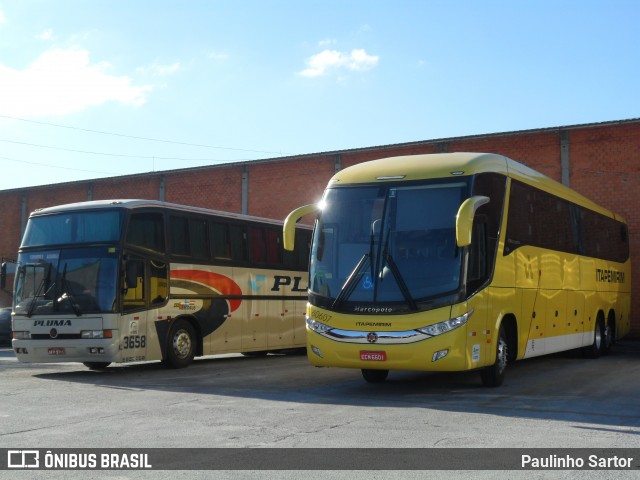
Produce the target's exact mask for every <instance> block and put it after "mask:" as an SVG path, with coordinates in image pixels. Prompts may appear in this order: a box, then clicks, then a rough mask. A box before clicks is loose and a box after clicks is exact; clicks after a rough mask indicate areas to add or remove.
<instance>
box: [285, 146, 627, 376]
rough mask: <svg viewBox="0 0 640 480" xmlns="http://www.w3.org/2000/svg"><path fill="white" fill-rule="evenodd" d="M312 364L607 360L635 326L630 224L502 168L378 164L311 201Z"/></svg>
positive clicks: (288, 224) (459, 161) (501, 365)
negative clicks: (565, 357)
mask: <svg viewBox="0 0 640 480" xmlns="http://www.w3.org/2000/svg"><path fill="white" fill-rule="evenodd" d="M314 211H317V212H319V213H318V216H317V220H316V223H315V229H314V234H313V239H312V247H311V258H310V267H309V268H310V272H309V303H308V306H307V314H306V316H307V319H306V329H307V355H308V357H309V359H310V361H311V363H312V364H313V365H316V366H326V367H346V368H358V369H361V370H362V374H363V376H364V378H365V380H367V381H369V382H381V381H384V380H385V379H386V378H387V375H388V373H389V370H423V371H465V370H474V369H478V370H479V371H480V372H481V377H482V381H483V383H484V384H485V385H487V386H498V385H500V384H501V383H502V382H503V379H504V374H505V368H506V366H507V364H508V363H509V362H513V361H515V360H520V359H524V358H530V357H535V356H538V355H544V354H549V353H553V352H559V351H563V350H570V349H578V348H581V349H583V351H584V353H585V354H586V355H587V356H590V357H598V356H599V355H601V354H603V353H606V352H607V351H608V350H609V349H610V348H611V345H612V344H613V343H614V342H615V341H616V340H617V339H619V338H621V337H622V336H624V335H625V334H627V333H628V332H629V329H630V315H629V310H630V291H631V276H630V260H629V237H628V231H627V226H626V224H625V222H624V220H623V219H622V218H621V217H619V216H618V215H615V214H613V213H611V212H609V211H607V210H605V209H604V208H602V207H599V206H598V205H596V204H594V203H593V202H591V201H589V200H588V199H587V198H585V197H583V196H581V195H579V194H578V193H576V192H575V191H572V190H571V189H569V188H567V187H565V186H563V185H561V184H560V183H558V182H555V181H554V180H552V179H549V178H547V177H546V176H544V175H542V174H541V173H538V172H536V171H534V170H532V169H530V168H528V167H526V166H524V165H522V164H519V163H517V162H515V161H513V160H511V159H509V158H506V157H504V156H500V155H494V154H482V153H446V154H434V155H415V156H402V157H393V158H385V159H381V160H374V161H370V162H366V163H362V164H358V165H355V166H352V167H349V168H346V169H344V170H342V171H340V172H339V173H337V174H336V175H335V176H334V177H333V178H332V179H331V180H330V181H329V184H328V186H327V189H326V190H325V193H324V196H323V198H322V201H321V202H320V203H319V204H317V205H307V206H304V207H300V208H298V209H296V210H294V211H293V212H291V214H289V216H288V217H287V219H286V221H285V225H284V237H285V238H284V241H285V248H289V249H290V248H293V247H294V243H293V242H294V239H295V231H294V225H295V224H296V222H297V221H298V220H299V219H300V218H301V217H302V216H304V215H308V214H310V213H313V212H314Z"/></svg>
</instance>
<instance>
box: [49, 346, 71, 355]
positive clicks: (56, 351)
mask: <svg viewBox="0 0 640 480" xmlns="http://www.w3.org/2000/svg"><path fill="white" fill-rule="evenodd" d="M66 354H67V353H66V352H65V351H64V348H60V347H55V348H50V349H49V355H66Z"/></svg>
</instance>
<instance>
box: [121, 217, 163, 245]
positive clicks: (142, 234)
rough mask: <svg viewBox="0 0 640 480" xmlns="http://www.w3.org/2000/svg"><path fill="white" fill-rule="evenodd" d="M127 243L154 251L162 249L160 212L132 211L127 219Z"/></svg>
mask: <svg viewBox="0 0 640 480" xmlns="http://www.w3.org/2000/svg"><path fill="white" fill-rule="evenodd" d="M127 243H128V244H129V245H133V246H136V247H142V248H147V249H150V250H154V251H156V252H163V251H164V244H165V243H164V228H163V220H162V214H160V213H151V212H148V213H134V214H133V215H131V219H130V220H129V230H128V232H127Z"/></svg>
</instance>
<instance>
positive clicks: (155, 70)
mask: <svg viewBox="0 0 640 480" xmlns="http://www.w3.org/2000/svg"><path fill="white" fill-rule="evenodd" d="M181 68H182V65H180V62H175V63H172V64H171V65H160V64H158V63H154V64H153V65H150V66H148V67H140V68H138V69H137V70H136V71H137V72H139V73H145V74H148V75H155V76H159V77H163V76H165V75H171V74H173V73H176V72H178V71H179V70H180V69H181Z"/></svg>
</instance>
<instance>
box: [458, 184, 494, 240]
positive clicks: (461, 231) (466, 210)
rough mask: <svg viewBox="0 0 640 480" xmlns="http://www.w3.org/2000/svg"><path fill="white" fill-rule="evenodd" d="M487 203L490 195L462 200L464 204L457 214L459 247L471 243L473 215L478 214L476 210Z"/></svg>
mask: <svg viewBox="0 0 640 480" xmlns="http://www.w3.org/2000/svg"><path fill="white" fill-rule="evenodd" d="M485 203H489V197H484V196H482V195H475V196H473V197H471V198H467V199H466V200H465V201H464V202H462V205H460V208H459V209H458V215H457V216H456V244H457V245H458V246H459V247H466V246H467V245H471V233H472V228H473V217H475V215H476V210H478V208H480V207H481V206H482V205H484V204H485Z"/></svg>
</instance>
